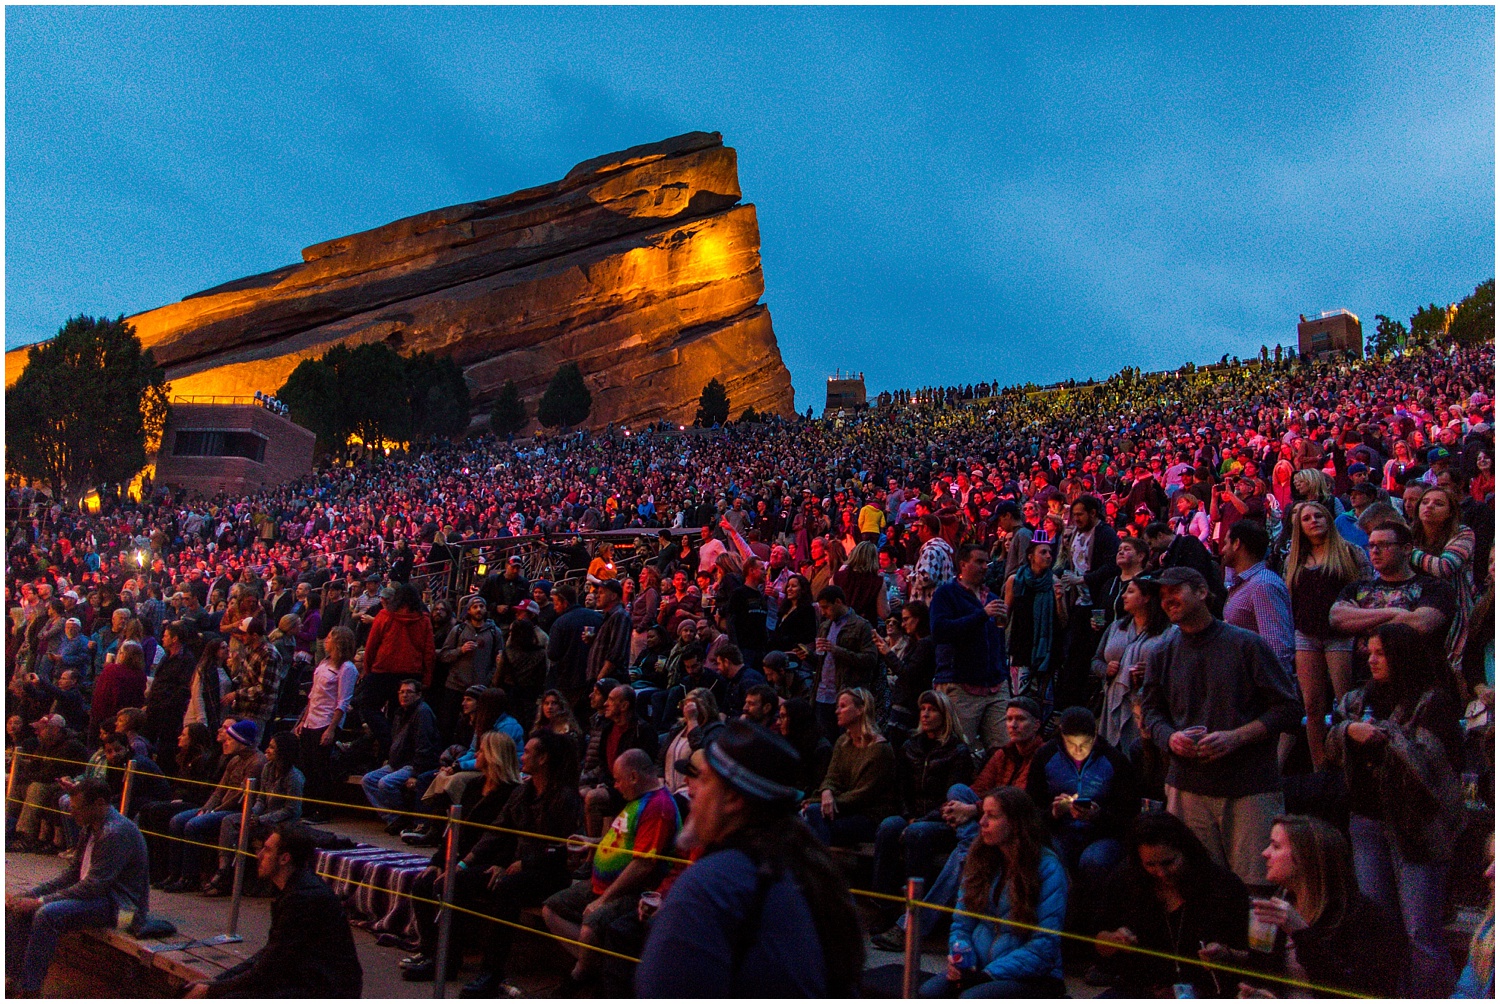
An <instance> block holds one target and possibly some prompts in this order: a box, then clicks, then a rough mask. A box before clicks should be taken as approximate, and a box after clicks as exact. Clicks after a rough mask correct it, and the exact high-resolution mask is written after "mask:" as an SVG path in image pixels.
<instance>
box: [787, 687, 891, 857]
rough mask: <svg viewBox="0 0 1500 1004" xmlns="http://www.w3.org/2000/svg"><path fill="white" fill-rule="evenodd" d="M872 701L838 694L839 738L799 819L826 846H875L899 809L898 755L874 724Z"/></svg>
mask: <svg viewBox="0 0 1500 1004" xmlns="http://www.w3.org/2000/svg"><path fill="white" fill-rule="evenodd" d="M875 711H876V704H875V696H874V695H873V694H871V693H870V692H869V691H868V690H866V689H864V688H863V687H846V688H845V689H843V690H840V691H839V693H838V700H837V702H836V703H835V704H834V715H835V718H836V720H837V721H838V725H839V728H840V729H842V730H843V734H842V735H840V736H839V738H838V742H836V743H834V744H833V757H832V759H830V760H829V762H828V773H827V775H826V776H824V778H823V783H822V784H821V785H819V790H818V791H816V792H812V793H810V794H811V795H812V796H813V797H812V799H811V800H810V801H809V802H808V803H807V804H806V805H805V806H804V807H803V809H802V819H803V821H804V822H806V823H807V825H808V826H809V827H811V828H812V831H813V833H814V834H815V835H816V836H817V838H818V839H819V840H821V841H822V842H823V843H824V844H835V845H838V846H849V845H851V844H858V843H863V842H865V841H867V840H873V839H874V837H875V830H876V828H877V827H878V826H879V825H880V822H881V820H883V819H885V818H886V817H887V816H890V815H893V814H894V813H895V811H896V809H897V797H896V796H897V784H896V754H895V751H894V750H892V749H891V744H890V742H889V741H887V740H886V738H885V736H883V735H881V734H880V726H879V725H878V724H876V721H875Z"/></svg>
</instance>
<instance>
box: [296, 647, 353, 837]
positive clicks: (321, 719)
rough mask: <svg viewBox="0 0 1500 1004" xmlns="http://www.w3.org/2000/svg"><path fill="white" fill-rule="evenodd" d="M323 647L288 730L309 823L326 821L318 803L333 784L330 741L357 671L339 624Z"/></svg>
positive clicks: (346, 708)
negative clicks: (301, 778) (294, 721)
mask: <svg viewBox="0 0 1500 1004" xmlns="http://www.w3.org/2000/svg"><path fill="white" fill-rule="evenodd" d="M323 647H324V650H325V651H326V652H327V653H328V655H327V656H326V657H325V658H324V659H323V661H322V662H320V663H318V665H317V667H316V668H315V669H314V670H313V678H312V689H311V690H310V691H308V694H307V707H306V708H304V709H303V710H302V717H301V718H299V719H297V724H296V725H295V726H293V728H292V732H293V733H295V734H296V736H297V741H298V744H299V746H300V747H301V748H300V750H299V752H300V754H301V756H300V757H299V759H300V760H301V761H302V773H303V775H304V776H305V778H306V785H305V790H306V792H307V798H308V811H307V814H306V815H307V818H308V819H309V820H310V821H313V822H318V821H322V820H324V819H326V818H327V807H326V806H323V805H319V804H318V802H319V801H328V800H329V798H328V796H329V793H330V792H331V790H332V784H333V779H332V777H331V776H330V766H331V764H330V761H331V759H332V755H333V740H334V738H335V737H336V736H337V735H338V730H339V726H340V725H342V724H343V723H344V716H345V715H347V714H348V713H349V705H350V703H351V702H352V701H353V700H354V682H355V681H356V680H357V679H359V670H358V669H357V668H356V667H355V665H354V662H353V659H354V632H353V631H351V630H349V629H348V628H346V627H344V626H343V625H340V626H338V627H336V628H334V629H333V630H332V631H330V632H328V638H327V639H326V640H325V641H324V642H323Z"/></svg>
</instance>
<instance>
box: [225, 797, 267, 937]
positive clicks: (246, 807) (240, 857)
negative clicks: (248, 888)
mask: <svg viewBox="0 0 1500 1004" xmlns="http://www.w3.org/2000/svg"><path fill="white" fill-rule="evenodd" d="M259 780H260V779H259V778H254V777H247V778H245V792H244V794H243V795H241V796H240V797H241V799H243V801H242V802H241V803H240V839H239V843H238V844H237V845H236V847H235V851H234V895H232V896H231V897H230V898H229V930H228V931H226V932H225V933H224V935H223V939H224V940H225V941H239V940H241V938H240V935H239V927H240V897H241V896H243V895H244V892H245V845H246V844H248V843H249V842H250V823H251V819H252V817H251V815H250V803H251V802H253V801H254V800H255V789H256V787H257V786H258V784H259Z"/></svg>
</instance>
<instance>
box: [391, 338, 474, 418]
mask: <svg viewBox="0 0 1500 1004" xmlns="http://www.w3.org/2000/svg"><path fill="white" fill-rule="evenodd" d="M406 386H407V399H408V401H409V402H410V404H411V419H410V425H411V430H412V435H414V436H416V437H418V438H421V437H425V436H439V437H442V438H444V439H452V438H453V437H455V436H461V435H463V434H464V433H465V432H466V431H468V428H469V383H468V381H467V380H465V379H464V371H463V370H462V369H461V368H460V367H459V365H458V363H457V362H455V361H454V360H453V358H452V357H451V356H435V355H433V354H432V353H431V352H418V353H417V354H416V355H414V356H409V357H408V358H407V360H406Z"/></svg>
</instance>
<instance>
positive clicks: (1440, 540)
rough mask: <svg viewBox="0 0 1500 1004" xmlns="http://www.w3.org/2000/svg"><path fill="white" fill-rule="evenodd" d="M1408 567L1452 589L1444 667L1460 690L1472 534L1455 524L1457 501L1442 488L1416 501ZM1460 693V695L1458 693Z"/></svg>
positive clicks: (1470, 596) (1470, 608)
mask: <svg viewBox="0 0 1500 1004" xmlns="http://www.w3.org/2000/svg"><path fill="white" fill-rule="evenodd" d="M1411 536H1412V542H1413V543H1414V544H1415V545H1416V546H1415V547H1413V548H1412V552H1411V567H1412V568H1413V569H1415V570H1416V571H1417V572H1418V573H1420V574H1422V575H1431V576H1432V577H1433V578H1435V579H1442V580H1443V581H1444V582H1446V583H1448V585H1449V586H1451V587H1452V588H1453V594H1454V597H1455V600H1456V602H1455V604H1454V613H1453V623H1452V624H1451V625H1449V627H1448V641H1447V646H1446V651H1447V655H1448V664H1449V665H1450V666H1451V667H1453V671H1454V672H1455V673H1457V674H1459V675H1458V682H1459V686H1460V687H1461V688H1462V686H1463V675H1462V664H1463V654H1464V642H1465V641H1467V640H1468V637H1469V616H1470V615H1471V614H1472V613H1473V612H1474V600H1475V596H1474V531H1473V530H1471V529H1470V528H1469V527H1466V526H1461V525H1460V524H1459V507H1458V499H1457V498H1455V497H1454V496H1453V493H1452V492H1450V491H1448V490H1447V489H1446V488H1428V489H1426V490H1424V491H1423V492H1422V494H1421V495H1420V496H1418V498H1417V518H1416V519H1415V520H1413V521H1412V526H1411ZM1460 692H1462V691H1460Z"/></svg>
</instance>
